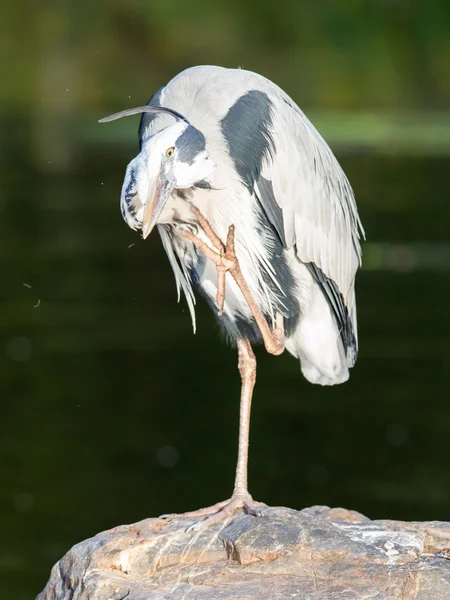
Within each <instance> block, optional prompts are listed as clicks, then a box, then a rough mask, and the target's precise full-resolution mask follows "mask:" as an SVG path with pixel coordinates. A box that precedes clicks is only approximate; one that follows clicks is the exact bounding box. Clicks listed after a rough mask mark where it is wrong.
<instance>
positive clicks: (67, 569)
mask: <svg viewBox="0 0 450 600" xmlns="http://www.w3.org/2000/svg"><path fill="white" fill-rule="evenodd" d="M191 522H192V519H188V518H186V517H185V518H179V517H176V518H173V519H172V520H170V521H169V522H167V521H163V520H162V519H146V520H145V521H141V522H139V523H136V524H134V525H122V526H120V527H115V528H114V529H110V530H109V531H105V532H103V533H99V534H98V535H96V536H95V537H93V538H91V539H89V540H86V541H84V542H81V543H80V544H77V545H76V546H74V547H73V548H72V549H71V550H70V551H69V552H68V553H67V554H66V555H65V556H64V557H63V558H62V559H61V560H60V561H59V562H58V563H57V564H56V565H55V566H54V567H53V570H52V572H51V576H50V580H49V582H48V583H47V586H46V587H45V589H44V591H43V592H42V593H41V594H40V595H39V596H38V598H37V600H63V599H64V600H69V599H70V600H125V599H126V600H153V599H154V600H156V599H157V598H158V599H159V600H162V599H164V598H171V599H174V600H178V599H179V600H181V599H188V600H203V599H205V600H206V599H208V600H211V599H216V598H217V599H220V600H228V599H230V600H231V599H233V600H234V599H236V598H243V599H244V598H245V599H261V600H265V599H270V600H276V599H279V598H299V599H301V600H369V599H372V600H375V599H376V600H390V599H392V600H394V599H395V600H410V599H420V600H431V599H433V600H450V523H442V522H425V523H405V522H401V521H371V520H370V519H367V518H366V517H364V516H363V515H361V514H359V513H356V512H353V511H348V510H344V509H341V508H332V509H330V508H328V507H325V506H314V507H312V508H306V509H304V510H301V511H296V510H291V509H289V508H280V507H277V508H275V507H267V508H266V509H265V510H264V515H263V516H262V517H253V516H250V515H247V514H244V513H243V512H242V511H240V512H237V513H236V515H235V516H234V517H233V518H232V519H231V520H227V521H224V522H223V523H220V524H217V525H214V526H211V527H210V528H209V529H208V530H206V531H203V532H201V533H195V532H189V533H187V532H186V528H187V526H188V525H189V524H190V523H191Z"/></svg>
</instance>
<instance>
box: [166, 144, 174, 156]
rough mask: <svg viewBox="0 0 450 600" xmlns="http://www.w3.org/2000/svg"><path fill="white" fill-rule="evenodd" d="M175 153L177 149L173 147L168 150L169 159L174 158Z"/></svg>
mask: <svg viewBox="0 0 450 600" xmlns="http://www.w3.org/2000/svg"><path fill="white" fill-rule="evenodd" d="M174 153H175V148H174V147H173V146H171V147H170V148H167V150H166V156H167V158H172V156H173V155H174Z"/></svg>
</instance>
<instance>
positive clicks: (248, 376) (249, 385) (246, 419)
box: [163, 339, 265, 531]
mask: <svg viewBox="0 0 450 600" xmlns="http://www.w3.org/2000/svg"><path fill="white" fill-rule="evenodd" d="M237 345H238V354H239V362H238V368H239V372H240V374H241V407H240V418H239V445H238V460H237V466H236V478H235V483H234V490H233V495H232V496H231V498H230V499H229V500H226V501H225V502H219V503H218V504H215V505H214V506H210V507H208V508H201V509H200V510H196V511H192V512H187V513H183V514H181V515H163V518H173V517H176V516H179V517H204V516H206V518H205V519H203V520H199V521H196V522H195V523H193V524H192V525H191V526H190V527H189V528H188V531H203V530H204V529H206V528H207V527H209V526H210V525H213V524H214V523H218V522H219V521H222V520H224V519H226V518H228V517H231V516H232V515H233V513H234V512H235V511H236V510H238V509H240V508H243V509H244V510H245V511H246V512H247V513H248V514H251V515H255V516H260V515H261V514H262V513H261V507H263V506H265V505H264V504H262V503H260V502H255V501H254V500H253V498H252V497H251V496H250V494H249V493H248V489H247V463H248V437H249V431H250V409H251V404H252V395H253V388H254V387H255V381H256V359H255V355H254V354H253V350H252V347H251V345H250V342H249V341H248V340H246V339H240V340H238V343H237Z"/></svg>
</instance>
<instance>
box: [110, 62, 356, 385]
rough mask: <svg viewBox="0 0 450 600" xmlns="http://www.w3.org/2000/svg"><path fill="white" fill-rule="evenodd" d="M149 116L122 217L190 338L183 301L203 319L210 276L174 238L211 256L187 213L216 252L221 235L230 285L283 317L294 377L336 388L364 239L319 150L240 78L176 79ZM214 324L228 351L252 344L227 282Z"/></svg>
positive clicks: (346, 187)
mask: <svg viewBox="0 0 450 600" xmlns="http://www.w3.org/2000/svg"><path fill="white" fill-rule="evenodd" d="M148 106H149V108H148V109H147V110H149V111H152V112H145V113H144V114H143V116H142V118H141V124H140V128H139V139H140V146H141V150H140V153H139V155H138V156H137V157H136V158H135V159H134V160H133V161H132V162H131V163H130V165H129V166H128V169H127V175H126V178H125V182H124V186H123V190H122V199H121V207H122V214H123V216H124V218H125V220H126V221H127V223H128V224H129V225H130V226H131V227H133V228H134V229H142V230H143V233H144V237H146V236H147V235H148V233H149V231H150V229H151V228H152V227H153V226H154V225H155V224H156V225H157V228H158V230H159V233H160V235H161V239H162V242H163V245H164V248H165V250H166V253H167V255H168V257H169V261H170V264H171V266H172V269H173V271H174V274H175V280H176V284H177V288H178V292H179V291H180V288H181V289H183V291H184V293H185V295H186V299H187V302H188V305H189V308H190V311H191V316H192V321H193V325H194V329H195V307H194V305H195V298H194V293H193V287H198V288H199V289H200V291H201V292H202V294H203V295H204V296H205V297H206V299H207V300H208V302H209V303H210V305H211V306H213V307H214V306H215V300H216V294H217V271H216V265H215V264H214V263H213V262H212V261H211V260H208V259H207V258H206V257H205V255H204V254H203V253H202V252H201V250H199V248H198V246H196V245H195V244H193V243H192V241H190V240H189V239H187V238H186V235H185V232H186V231H190V232H191V233H193V234H194V235H195V236H196V237H197V238H198V239H200V240H202V241H203V242H205V243H206V244H207V245H208V246H210V247H211V240H210V239H209V238H208V236H207V235H205V232H204V231H203V230H202V228H201V227H199V226H198V222H197V220H196V217H195V213H193V210H192V207H193V206H194V207H196V208H197V209H199V210H200V212H201V213H202V214H203V215H204V217H205V218H206V219H207V221H208V222H209V224H210V225H211V227H212V229H213V230H214V231H215V232H216V233H217V234H218V236H219V237H220V238H221V239H222V240H225V239H226V236H227V232H228V230H229V227H230V226H231V225H234V227H235V247H236V257H237V259H238V261H239V265H240V269H241V271H242V275H243V277H244V279H245V281H246V283H247V285H248V287H249V289H250V291H251V294H252V296H253V298H254V300H255V303H256V304H257V306H258V307H259V309H260V310H261V312H262V313H263V315H264V316H265V318H266V320H267V321H268V323H269V324H270V325H273V326H274V325H275V320H276V315H277V314H278V315H280V314H281V315H282V317H283V322H284V336H285V345H286V348H287V349H288V350H289V352H290V353H291V354H293V355H294V356H295V357H297V358H298V359H299V360H300V365H301V368H302V372H303V374H304V376H305V377H306V378H307V379H308V380H309V381H311V382H312V383H319V384H322V385H333V384H336V383H342V382H344V381H346V380H347V379H348V376H349V371H348V370H349V368H350V367H352V366H353V365H354V363H355V360H356V355H357V349H358V343H357V326H356V303H355V291H354V282H355V273H356V271H357V269H358V266H359V265H360V261H361V249H360V243H359V240H360V236H361V235H363V230H362V226H361V223H360V220H359V217H358V212H357V207H356V203H355V199H354V196H353V192H352V189H351V187H350V184H349V182H348V180H347V178H346V176H345V174H344V172H343V171H342V169H341V167H340V165H339V164H338V162H337V160H336V158H335V157H334V156H333V154H332V152H331V150H330V148H329V147H328V145H327V144H326V142H325V141H324V140H323V138H322V137H321V136H320V135H319V133H318V132H317V130H316V129H315V128H314V127H313V125H312V124H311V123H310V122H309V121H308V119H307V118H306V117H305V115H304V114H303V113H302V111H301V110H300V109H299V108H298V106H297V105H296V104H295V103H294V102H293V101H292V100H291V99H290V98H289V96H287V95H286V94H285V93H284V92H283V91H282V90H281V89H280V88H279V87H277V86H276V85H275V84H274V83H272V82H271V81H269V80H268V79H265V78H264V77H262V76H260V75H258V74H256V73H252V72H249V71H245V70H242V69H225V68H221V67H213V66H201V67H194V68H190V69H187V70H186V71H183V72H182V73H180V74H179V75H177V76H176V77H175V78H174V79H172V80H171V81H170V82H169V83H168V84H167V85H166V86H165V87H163V88H161V89H160V90H159V91H158V92H157V93H156V94H154V95H153V96H152V98H151V99H150V101H149V103H148ZM152 107H154V109H152ZM159 107H161V108H159ZM163 109H166V110H163ZM168 109H171V111H172V112H167V110H168ZM139 111H140V109H136V112H139ZM132 112H133V110H132V111H130V113H132ZM118 116H121V115H120V113H119V115H118ZM168 150H171V151H173V152H172V153H171V152H168ZM166 153H167V155H166ZM155 189H156V192H155ZM155 198H156V200H155ZM156 204H157V206H156ZM150 205H151V206H152V208H151V215H150V216H149V214H150V213H149V207H150ZM218 320H219V323H221V325H222V326H223V327H224V328H225V330H226V331H227V333H228V335H229V337H230V338H231V339H234V340H241V339H246V340H249V341H250V342H257V341H261V333H260V329H259V327H258V326H257V325H256V322H255V319H254V316H253V312H252V310H251V308H250V307H249V305H248V303H247V302H246V301H245V299H244V297H243V295H242V293H241V289H240V288H239V286H238V285H237V283H236V282H235V280H234V279H233V278H232V277H229V276H228V277H227V279H226V288H225V303H224V306H223V314H222V315H221V316H219V317H218Z"/></svg>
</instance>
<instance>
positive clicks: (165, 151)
mask: <svg viewBox="0 0 450 600" xmlns="http://www.w3.org/2000/svg"><path fill="white" fill-rule="evenodd" d="M158 110H161V111H164V112H168V113H169V114H172V115H173V116H175V117H176V119H177V121H176V122H175V123H174V124H173V125H171V126H169V127H166V128H165V129H162V130H161V131H159V132H158V133H156V134H154V135H152V136H151V137H149V138H148V139H146V140H145V141H144V142H143V144H142V147H141V151H140V152H139V154H138V155H137V156H136V158H134V159H133V160H132V161H131V162H130V164H129V165H128V167H127V171H126V174H125V180H124V183H123V187H122V195H121V198H120V207H121V211H122V216H123V218H124V220H125V222H126V223H127V224H128V225H129V227H131V228H132V229H135V230H141V231H142V235H143V237H144V238H146V237H147V236H148V235H149V234H150V232H151V230H152V229H153V227H154V226H155V225H156V223H158V219H159V218H160V216H161V213H162V211H163V209H164V207H165V205H166V203H167V201H168V200H169V198H170V196H171V195H172V192H173V191H174V190H186V189H190V188H193V187H202V188H210V187H211V183H212V180H213V175H214V169H215V164H214V163H213V161H212V160H211V159H210V157H209V153H208V151H207V150H206V143H205V136H204V135H203V133H202V132H201V131H199V130H198V129H196V128H195V127H193V126H192V125H191V124H190V123H189V122H188V121H187V120H186V119H185V118H184V117H182V116H181V115H179V113H176V112H175V111H172V110H170V109H165V108H162V107H140V108H139V109H130V110H129V111H123V113H117V115H112V116H111V117H107V118H106V119H102V121H107V120H113V118H120V117H121V116H126V115H128V114H136V112H157V111H158Z"/></svg>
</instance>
